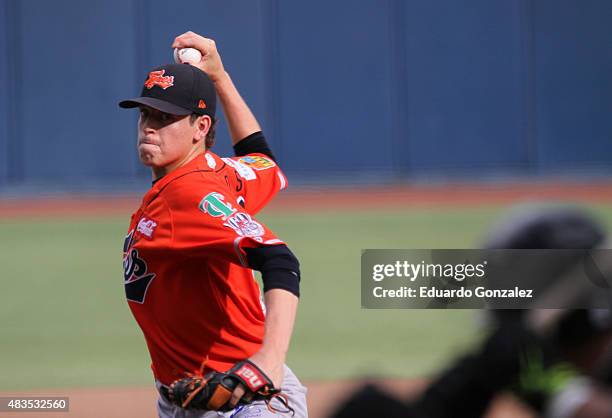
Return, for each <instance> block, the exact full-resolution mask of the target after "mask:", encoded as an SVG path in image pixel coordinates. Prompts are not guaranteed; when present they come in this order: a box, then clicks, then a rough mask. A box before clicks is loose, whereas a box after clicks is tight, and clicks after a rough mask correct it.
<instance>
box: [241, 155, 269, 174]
mask: <svg viewBox="0 0 612 418" xmlns="http://www.w3.org/2000/svg"><path fill="white" fill-rule="evenodd" d="M238 162H239V163H241V164H244V165H245V166H247V167H250V168H252V169H254V170H267V169H268V168H272V167H275V166H276V163H275V162H274V161H272V160H271V159H270V158H266V157H262V156H260V155H246V156H244V157H240V158H239V159H238Z"/></svg>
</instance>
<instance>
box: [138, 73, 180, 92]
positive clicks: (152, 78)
mask: <svg viewBox="0 0 612 418" xmlns="http://www.w3.org/2000/svg"><path fill="white" fill-rule="evenodd" d="M165 72H166V70H159V71H151V72H150V73H149V78H147V81H145V83H144V85H145V87H146V88H148V89H149V90H150V89H152V88H153V86H159V87H161V88H162V89H164V90H166V89H167V88H168V87H171V86H174V76H173V75H164V73H165Z"/></svg>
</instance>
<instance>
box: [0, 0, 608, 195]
mask: <svg viewBox="0 0 612 418" xmlns="http://www.w3.org/2000/svg"><path fill="white" fill-rule="evenodd" d="M611 21H612V2H609V1H606V0H537V1H536V0H513V1H490V0H468V1H461V2H458V1H456V0H385V1H383V0H360V1H357V2H351V1H348V0H346V1H323V0H311V1H309V2H288V1H280V0H259V1H252V0H229V1H228V0H225V1H223V2H219V1H213V0H207V1H202V0H199V1H195V0H191V1H188V0H184V1H181V2H167V1H165V2H164V1H160V0H130V1H125V0H122V1H120V0H106V1H90V2H79V1H76V0H60V1H53V2H49V1H43V0H0V25H1V26H2V29H1V30H0V57H1V61H0V91H2V95H1V97H0V190H6V189H7V188H10V187H19V186H28V185H49V186H57V187H64V188H66V187H67V188H74V189H79V188H83V187H88V186H90V185H103V184H112V185H113V187H121V185H128V184H130V183H140V182H142V180H143V179H145V178H148V176H149V174H148V172H147V170H145V169H144V168H143V167H141V166H140V164H139V163H138V160H137V157H136V152H135V144H134V142H135V130H136V126H135V124H136V115H135V112H130V111H122V110H120V109H118V108H117V106H116V102H117V101H118V100H120V99H122V98H126V97H131V96H133V95H135V94H137V92H138V91H139V89H140V85H141V83H142V80H143V79H144V75H145V73H146V71H147V69H149V68H150V67H152V66H155V65H158V64H161V63H165V62H169V61H170V60H171V53H172V52H171V50H170V48H169V45H170V43H171V42H172V40H173V38H174V37H175V36H176V35H178V34H180V33H182V32H184V31H186V30H193V31H196V32H200V33H202V34H206V35H208V36H210V37H213V38H215V39H216V40H217V44H218V45H219V48H220V51H221V54H222V57H223V59H224V62H225V65H226V68H227V69H228V71H229V72H230V73H231V74H232V77H233V78H234V81H235V82H236V83H237V84H238V86H239V88H240V91H241V92H242V93H243V95H244V96H245V98H246V100H247V102H248V103H249V104H250V105H251V107H252V109H253V110H254V112H255V113H256V115H257V116H258V118H259V119H260V121H261V122H262V124H263V126H264V129H265V131H266V133H267V136H268V137H269V139H270V142H271V143H272V145H273V147H274V149H275V151H276V152H277V154H278V156H279V157H280V159H281V160H282V162H283V164H282V166H283V168H284V169H285V171H286V172H287V173H288V174H289V175H290V176H293V177H294V178H295V179H300V178H303V179H319V180H321V181H324V179H325V176H328V175H334V176H336V175H343V176H344V177H346V178H348V177H352V178H353V179H360V178H364V177H374V178H376V177H378V178H382V179H410V178H420V177H423V176H431V175H440V176H452V177H453V178H456V177H457V176H461V175H465V176H470V177H480V178H487V177H488V176H490V175H493V174H495V175H497V174H519V175H522V174H528V175H540V174H545V175H547V174H550V173H556V172H563V173H568V172H573V171H576V172H580V171H585V170H597V171H599V172H603V173H609V172H610V170H609V166H610V163H611V162H612V138H611V132H612V106H611V98H612V49H611V48H610V46H611V44H610V39H612V25H610V22H611ZM228 142H229V140H228V136H227V133H226V130H225V127H224V125H223V124H222V126H221V128H220V132H219V139H218V146H217V147H216V151H217V152H218V153H220V154H228V153H230V151H231V149H230V147H229V146H228Z"/></svg>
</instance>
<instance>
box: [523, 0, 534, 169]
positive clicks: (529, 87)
mask: <svg viewBox="0 0 612 418" xmlns="http://www.w3.org/2000/svg"><path fill="white" fill-rule="evenodd" d="M520 4H521V16H520V19H521V28H520V31H521V34H522V36H521V40H522V62H523V74H524V82H523V84H524V90H523V91H524V99H523V106H524V115H525V121H524V123H523V136H524V141H525V144H524V146H525V160H526V163H527V169H528V170H530V171H531V172H535V171H537V169H538V161H537V159H538V149H537V126H536V121H537V119H536V117H537V107H536V105H537V103H536V101H537V95H536V55H535V10H534V0H523V1H522V2H521V3H520Z"/></svg>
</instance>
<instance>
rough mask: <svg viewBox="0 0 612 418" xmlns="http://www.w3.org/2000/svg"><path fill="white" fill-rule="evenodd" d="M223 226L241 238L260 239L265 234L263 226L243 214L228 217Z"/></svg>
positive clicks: (246, 214)
mask: <svg viewBox="0 0 612 418" xmlns="http://www.w3.org/2000/svg"><path fill="white" fill-rule="evenodd" d="M223 225H225V226H229V227H230V228H232V229H233V230H234V231H236V233H237V234H238V235H240V236H241V237H261V236H262V235H263V234H264V233H265V230H264V228H263V226H262V225H261V224H260V223H259V222H257V221H256V220H254V219H253V218H251V215H249V214H248V213H244V212H238V213H236V214H234V215H232V216H230V217H229V218H228V219H227V221H225V222H224V223H223Z"/></svg>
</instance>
